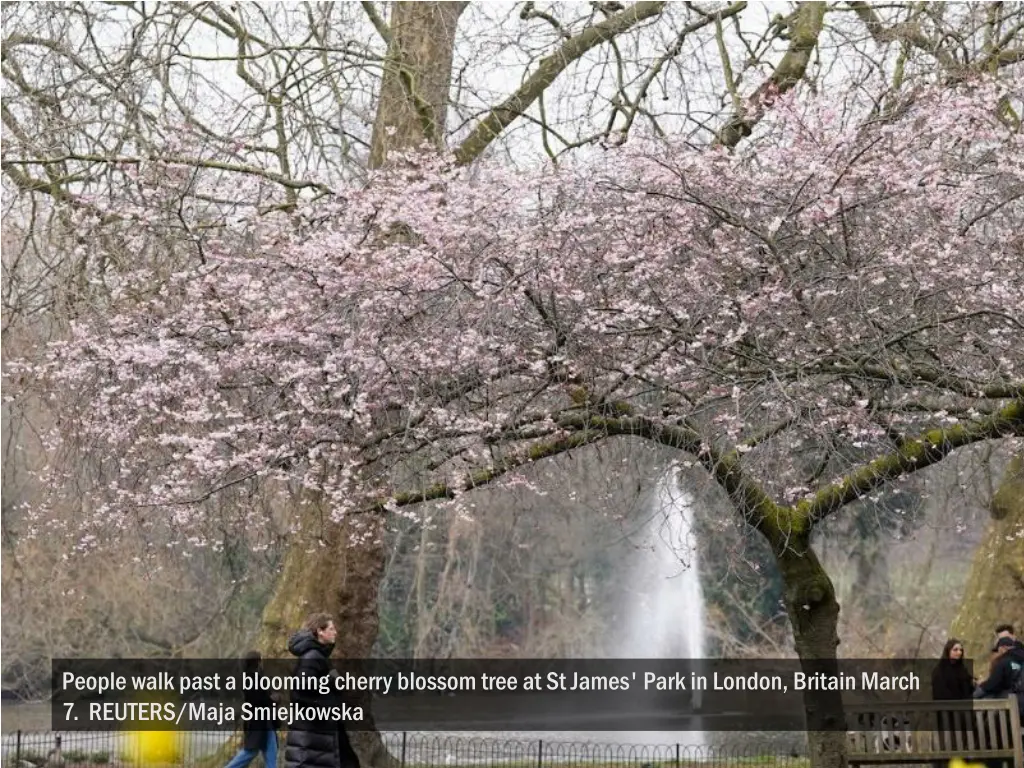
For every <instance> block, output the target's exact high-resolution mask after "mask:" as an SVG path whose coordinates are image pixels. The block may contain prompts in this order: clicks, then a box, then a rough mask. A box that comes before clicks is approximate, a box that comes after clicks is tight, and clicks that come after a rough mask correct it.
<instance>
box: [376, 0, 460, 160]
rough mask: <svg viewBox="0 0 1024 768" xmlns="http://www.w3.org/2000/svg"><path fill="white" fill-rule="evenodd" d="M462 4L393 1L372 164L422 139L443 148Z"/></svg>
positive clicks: (378, 104)
mask: <svg viewBox="0 0 1024 768" xmlns="http://www.w3.org/2000/svg"><path fill="white" fill-rule="evenodd" d="M466 5H467V4H466V3H464V2H458V3H415V2H400V3H394V4H393V5H392V12H391V20H390V21H391V23H390V37H391V39H390V41H389V43H388V53H387V61H386V64H385V72H384V79H383V81H382V83H381V91H380V99H379V101H378V103H377V118H376V120H374V123H373V138H372V140H371V147H370V167H371V168H379V167H380V166H381V165H383V164H384V161H385V160H386V159H387V154H388V152H389V151H390V150H392V149H397V150H403V149H415V148H417V147H419V146H421V145H422V144H423V143H424V141H426V142H427V143H428V144H430V145H431V147H433V149H435V150H438V151H440V150H442V149H443V148H444V129H445V122H446V117H447V112H448V90H449V88H450V87H451V79H452V58H453V56H454V52H455V27H456V24H457V23H458V20H459V16H460V15H461V14H462V11H463V10H465V7H466Z"/></svg>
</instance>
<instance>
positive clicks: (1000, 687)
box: [974, 637, 1024, 717]
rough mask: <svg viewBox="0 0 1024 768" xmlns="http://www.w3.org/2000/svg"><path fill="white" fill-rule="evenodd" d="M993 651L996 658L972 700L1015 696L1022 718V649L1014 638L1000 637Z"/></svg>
mask: <svg viewBox="0 0 1024 768" xmlns="http://www.w3.org/2000/svg"><path fill="white" fill-rule="evenodd" d="M993 651H994V653H995V654H996V657H995V658H994V659H993V661H992V667H991V672H990V674H989V676H988V677H987V678H986V679H985V680H983V681H982V682H981V685H979V686H978V688H977V690H976V691H975V692H974V698H976V699H998V698H1006V697H1007V696H1009V695H1010V694H1011V693H1012V694H1015V695H1016V696H1017V706H1018V708H1019V709H1020V713H1021V716H1022V717H1024V648H1020V647H1018V644H1017V640H1016V639H1015V638H1012V637H1001V638H999V640H998V641H997V642H996V646H995V648H994V649H993Z"/></svg>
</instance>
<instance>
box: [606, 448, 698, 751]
mask: <svg viewBox="0 0 1024 768" xmlns="http://www.w3.org/2000/svg"><path fill="white" fill-rule="evenodd" d="M678 475H679V471H678V468H677V467H676V466H675V465H672V466H670V467H669V469H668V471H667V472H665V474H664V475H662V477H661V479H660V480H659V481H658V484H657V486H656V488H655V490H654V494H653V496H652V499H651V503H650V507H649V519H648V521H647V523H646V525H645V526H644V528H643V529H642V531H641V533H640V536H639V537H638V538H637V539H636V540H635V541H634V544H636V545H637V548H638V551H637V553H638V556H639V557H638V562H637V564H636V566H635V567H634V568H633V569H632V572H631V573H630V576H629V580H628V582H627V584H628V586H627V592H626V594H625V596H624V603H625V605H626V613H625V616H624V623H623V626H624V627H625V633H624V634H625V636H624V637H622V638H621V641H620V643H619V646H618V650H619V653H618V654H617V655H618V656H620V657H622V658H634V659H639V658H656V659H660V658H665V659H695V660H696V659H703V658H704V593H703V591H702V589H701V585H700V570H699V568H698V565H697V542H696V540H695V538H694V534H693V506H692V504H693V500H692V498H691V497H690V496H689V495H688V494H686V493H685V492H684V491H683V490H682V489H680V487H679V482H678V479H677V478H678ZM691 703H692V704H693V706H694V708H695V709H697V708H699V707H700V692H695V693H694V694H693V696H692V699H691ZM624 735H625V734H624ZM630 737H632V738H643V739H644V741H646V742H648V743H652V740H654V741H655V742H656V743H666V744H667V743H674V742H677V741H679V740H680V739H681V735H680V734H678V733H664V734H658V733H646V734H643V733H637V734H630ZM685 740H686V742H687V743H688V744H689V745H690V746H694V747H697V746H703V743H704V738H703V733H701V732H699V731H698V732H690V733H687V734H686V736H685Z"/></svg>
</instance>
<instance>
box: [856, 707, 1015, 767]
mask: <svg viewBox="0 0 1024 768" xmlns="http://www.w3.org/2000/svg"><path fill="white" fill-rule="evenodd" d="M845 711H846V721H847V723H854V722H856V723H857V724H858V727H859V728H860V729H861V730H857V731H849V732H848V734H847V745H846V747H847V757H848V760H849V763H850V765H851V766H856V765H884V764H900V765H908V764H912V763H945V762H948V761H949V760H951V759H952V758H954V757H959V758H962V759H964V760H968V761H980V760H992V761H1005V762H1006V763H1007V764H1009V765H1012V766H1014V768H1024V750H1022V746H1021V722H1020V711H1019V710H1018V709H1017V699H1016V697H1014V696H1010V697H1009V698H1006V699H973V700H967V701H926V702H920V701H919V702H907V703H906V704H875V705H855V706H847V707H845Z"/></svg>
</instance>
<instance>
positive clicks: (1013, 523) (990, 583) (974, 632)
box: [953, 452, 1024, 677]
mask: <svg viewBox="0 0 1024 768" xmlns="http://www.w3.org/2000/svg"><path fill="white" fill-rule="evenodd" d="M991 512H992V522H991V523H990V525H989V530H988V533H987V534H986V535H985V538H984V540H983V541H982V542H981V544H980V545H979V546H978V549H977V551H976V552H975V553H974V560H973V562H972V565H971V574H970V576H969V577H968V579H967V587H966V588H965V589H964V596H963V602H962V603H961V607H960V612H959V614H958V615H957V617H956V621H954V623H953V636H954V637H957V638H959V639H960V640H961V641H962V642H963V644H964V650H965V655H966V656H967V657H968V658H970V659H973V661H974V671H975V674H977V675H978V676H979V677H984V676H985V674H986V673H987V670H988V660H989V651H990V649H991V648H992V643H993V641H994V638H995V628H996V625H998V624H1003V623H1009V624H1013V625H1014V628H1015V629H1016V631H1017V637H1022V636H1024V452H1022V453H1018V454H1017V455H1016V456H1014V457H1013V459H1011V461H1010V464H1009V466H1008V467H1007V468H1006V473H1005V474H1004V475H1003V479H1002V482H1001V483H1000V485H999V489H998V490H997V491H996V493H995V495H994V496H993V498H992V506H991Z"/></svg>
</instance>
